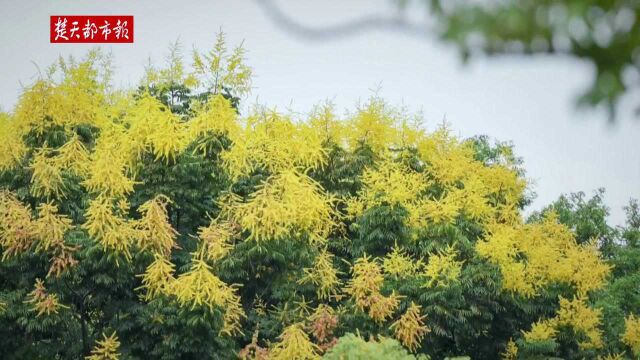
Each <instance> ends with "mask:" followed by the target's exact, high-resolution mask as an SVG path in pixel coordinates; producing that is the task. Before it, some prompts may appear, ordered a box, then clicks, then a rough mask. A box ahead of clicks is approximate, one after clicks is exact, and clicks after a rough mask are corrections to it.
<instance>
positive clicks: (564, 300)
mask: <svg viewBox="0 0 640 360" xmlns="http://www.w3.org/2000/svg"><path fill="white" fill-rule="evenodd" d="M192 68H193V70H192V71H191V70H189V69H187V67H186V66H185V65H184V64H183V60H182V57H181V56H180V52H179V47H178V46H173V47H172V48H171V51H170V55H169V57H168V59H167V63H166V66H165V67H162V68H153V67H149V68H148V70H147V73H146V75H145V77H144V79H143V80H142V81H141V83H140V86H139V87H138V88H136V89H128V90H126V91H122V90H116V89H114V88H112V86H111V85H110V82H109V78H110V69H111V68H110V66H109V64H108V57H105V56H104V55H102V54H101V53H100V52H98V51H93V52H90V53H89V54H88V55H87V57H86V58H85V59H83V60H82V61H76V60H73V59H69V60H63V59H61V60H60V61H59V62H58V63H57V64H55V65H54V66H52V67H51V69H50V71H49V72H48V73H47V74H46V75H44V76H43V77H42V78H40V79H38V80H37V81H36V82H35V83H34V84H32V85H31V86H29V87H28V88H27V89H25V91H24V93H23V94H22V96H21V98H20V100H19V102H18V104H17V106H16V107H15V109H13V110H12V111H11V112H10V113H3V114H1V115H0V247H1V250H0V251H1V253H2V262H1V263H0V324H1V326H0V348H1V349H3V353H4V354H5V356H6V358H8V359H23V358H29V359H76V358H80V357H82V356H86V357H87V359H96V360H97V359H143V358H144V359H201V358H237V357H241V358H245V359H254V358H255V359H315V358H319V357H321V356H325V357H326V358H328V359H333V358H336V359H338V358H340V359H341V358H345V357H346V358H350V359H360V358H371V356H372V355H371V354H372V353H374V354H376V355H379V356H382V357H380V358H397V359H410V358H414V357H420V358H429V357H431V358H434V359H440V358H444V357H447V356H462V355H468V356H471V357H472V358H473V359H495V358H497V357H499V356H503V357H504V358H506V359H516V358H526V359H529V358H548V357H553V356H555V357H562V358H566V359H582V358H596V357H602V358H624V357H625V356H626V357H630V356H634V355H639V354H640V319H639V318H638V313H640V291H639V290H638V285H637V284H638V280H640V279H638V277H639V276H640V275H638V274H640V273H639V272H638V268H639V267H640V253H639V251H640V249H639V248H638V246H640V242H639V240H640V211H639V208H638V204H637V202H631V203H630V205H629V208H628V209H627V210H628V214H629V222H628V226H627V227H625V228H620V229H613V228H611V227H609V226H608V225H607V224H606V221H605V219H606V215H607V210H606V207H604V205H603V204H602V201H601V196H602V193H597V194H596V196H595V197H594V198H593V199H591V200H585V199H584V194H582V195H581V194H576V195H573V196H571V197H563V198H561V199H560V200H559V201H558V202H557V203H554V204H552V205H550V206H549V207H548V208H546V209H544V210H543V211H541V212H540V213H536V214H534V215H533V216H531V217H530V218H529V219H525V218H524V217H523V214H522V210H523V208H524V207H525V206H526V205H527V204H528V202H529V201H530V199H531V196H532V195H531V193H530V192H529V190H527V189H528V188H527V181H526V179H525V177H524V172H523V170H522V168H521V166H522V164H521V162H520V160H519V159H518V158H517V157H515V156H514V154H513V152H512V148H511V146H510V145H509V144H504V143H492V142H490V141H489V140H488V139H487V138H486V137H482V136H481V137H476V138H472V139H460V138H458V137H456V136H454V135H452V134H451V132H450V131H449V130H448V129H447V128H446V127H445V126H442V127H439V128H437V129H435V130H434V131H432V132H427V131H425V130H423V128H422V127H421V125H420V118H419V117H417V116H414V115H412V114H409V113H407V112H406V111H404V110H403V109H400V108H396V107H393V106H391V105H389V104H387V103H385V102H384V101H383V100H382V99H380V98H378V97H375V96H374V97H372V98H371V99H369V100H368V101H367V102H365V103H363V104H361V105H359V106H358V107H357V108H356V109H355V110H353V111H352V112H350V113H347V114H346V115H345V116H343V117H341V116H338V115H337V113H336V111H335V109H334V108H333V107H332V106H331V105H330V104H323V105H320V106H318V107H317V108H316V109H314V110H313V111H312V112H311V113H310V114H309V115H308V116H300V115H297V114H288V113H282V112H278V111H276V110H272V109H268V108H264V107H255V108H253V109H251V110H248V111H247V113H246V114H242V115H241V114H240V113H239V102H240V100H241V99H242V97H243V95H245V94H246V93H247V92H248V91H249V89H250V85H251V83H250V81H251V69H250V68H249V67H247V66H246V65H245V63H244V53H243V50H242V49H241V48H236V49H234V50H230V51H229V50H227V49H226V46H225V43H224V37H222V36H219V37H218V40H217V42H216V44H215V46H214V48H213V49H212V50H211V51H209V52H207V53H204V54H200V53H198V52H196V53H195V54H194V56H193V67H192Z"/></svg>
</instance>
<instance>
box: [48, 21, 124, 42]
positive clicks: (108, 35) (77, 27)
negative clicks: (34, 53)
mask: <svg viewBox="0 0 640 360" xmlns="http://www.w3.org/2000/svg"><path fill="white" fill-rule="evenodd" d="M49 27H50V34H49V35H50V37H49V41H50V42H51V43H132V42H133V16H131V15H110V16H101V15H52V16H51V18H50V23H49Z"/></svg>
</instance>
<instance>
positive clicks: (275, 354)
mask: <svg viewBox="0 0 640 360" xmlns="http://www.w3.org/2000/svg"><path fill="white" fill-rule="evenodd" d="M278 339H279V341H278V342H277V343H275V344H274V345H273V346H272V347H271V348H270V349H269V359H271V360H315V359H320V355H319V354H318V353H319V350H320V349H319V348H318V346H317V345H315V344H314V343H312V342H311V340H309V335H307V333H305V332H304V329H303V325H302V324H299V323H297V324H293V325H289V326H288V327H286V328H285V329H284V331H283V332H282V334H281V335H280V336H279V337H278Z"/></svg>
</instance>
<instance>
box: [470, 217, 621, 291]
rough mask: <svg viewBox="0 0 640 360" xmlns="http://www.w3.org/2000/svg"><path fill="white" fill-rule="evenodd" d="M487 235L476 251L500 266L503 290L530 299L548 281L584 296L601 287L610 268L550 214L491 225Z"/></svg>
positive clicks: (594, 247)
mask: <svg viewBox="0 0 640 360" xmlns="http://www.w3.org/2000/svg"><path fill="white" fill-rule="evenodd" d="M488 233H489V235H488V236H487V238H486V239H485V240H482V241H479V242H478V243H477V245H476V250H477V251H478V254H480V255H481V256H483V257H485V258H487V259H488V260H489V261H491V262H493V263H495V264H497V265H498V266H499V267H500V270H501V273H502V277H503V287H504V288H505V289H507V290H510V291H512V292H514V293H517V294H521V295H524V296H528V297H532V296H535V295H536V294H537V293H538V291H539V290H540V289H541V288H543V287H544V286H546V285H548V284H549V283H551V282H564V283H569V284H572V285H574V286H575V288H576V290H577V291H578V294H579V295H586V294H587V293H588V292H590V291H592V290H596V289H599V288H600V287H602V285H603V284H604V282H605V280H606V278H607V276H608V275H609V272H610V266H609V265H608V264H606V263H605V262H604V261H603V260H602V259H601V258H600V254H599V252H598V250H597V248H596V244H595V243H591V244H585V245H578V244H577V243H576V241H575V237H574V235H573V233H572V232H571V231H570V230H569V229H568V228H567V227H566V226H564V225H562V224H560V223H558V220H557V218H556V215H555V214H553V213H549V214H548V215H547V216H546V217H545V219H544V220H543V221H542V222H540V223H532V224H525V225H515V226H514V225H507V224H495V225H493V226H491V227H490V228H489V230H488ZM551 264H553V265H551Z"/></svg>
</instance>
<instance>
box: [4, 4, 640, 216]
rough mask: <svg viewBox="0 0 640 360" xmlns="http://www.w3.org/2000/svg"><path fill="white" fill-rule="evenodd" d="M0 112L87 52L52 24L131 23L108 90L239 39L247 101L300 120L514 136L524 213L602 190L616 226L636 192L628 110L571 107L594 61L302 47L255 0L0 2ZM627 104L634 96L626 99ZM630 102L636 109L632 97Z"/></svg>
mask: <svg viewBox="0 0 640 360" xmlns="http://www.w3.org/2000/svg"><path fill="white" fill-rule="evenodd" d="M0 2H2V3H4V4H2V9H3V10H2V13H1V14H0V53H1V57H0V59H1V60H0V62H1V65H2V66H0V80H1V81H0V106H1V107H2V108H3V109H4V110H5V111H7V110H11V109H12V108H13V106H14V105H15V103H16V101H17V99H18V97H19V95H20V92H21V85H20V83H22V84H29V83H30V82H31V81H33V79H34V76H35V75H36V74H37V68H36V66H35V65H34V63H36V64H38V65H39V66H40V67H41V68H44V67H46V66H47V65H49V64H50V63H51V62H52V61H54V60H55V59H56V57H57V56H58V55H65V56H66V55H69V54H74V55H82V54H83V53H85V52H86V50H87V49H89V48H90V47H91V46H92V45H79V44H50V43H49V16H50V15H101V14H102V15H134V17H135V43H134V44H114V45H108V46H104V48H105V49H106V50H110V51H112V52H113V55H114V57H115V65H116V67H117V69H116V74H115V84H116V85H117V86H129V85H135V84H137V82H138V79H139V78H140V76H141V75H142V73H143V70H144V66H145V64H146V62H147V59H148V58H149V57H151V58H152V59H153V60H154V62H155V63H156V64H161V63H162V61H163V59H164V56H165V55H166V52H167V47H168V44H169V43H171V42H173V41H175V40H176V39H178V38H179V39H180V41H181V43H182V44H183V47H184V49H185V53H186V55H189V53H190V49H191V47H192V46H194V47H196V48H199V49H208V48H210V47H211V45H212V43H213V41H214V38H215V34H216V32H217V31H218V29H220V28H222V29H223V30H224V32H225V33H226V34H227V39H228V42H229V44H238V43H240V42H241V41H242V40H244V44H245V48H246V49H247V50H248V54H247V56H248V64H249V65H251V66H252V67H253V69H254V72H255V74H256V76H255V78H254V81H253V84H254V87H255V88H254V90H253V93H252V94H251V95H250V96H249V97H248V99H246V100H245V103H246V104H250V103H255V102H256V101H259V102H260V103H261V104H266V105H269V106H275V107H277V108H278V109H281V110H287V109H292V110H294V111H297V112H307V111H309V110H310V109H311V107H312V106H313V105H314V104H317V103H318V102H321V101H323V100H325V99H331V100H333V102H334V103H335V104H336V105H337V107H338V108H339V109H340V110H341V111H342V110H350V109H352V108H353V106H354V104H355V103H356V102H357V101H358V100H365V99H366V98H367V97H369V95H371V90H370V89H372V88H377V87H378V86H379V85H381V87H382V90H381V92H380V94H381V95H382V96H383V97H384V98H385V99H387V100H388V101H389V102H391V103H392V104H396V105H402V104H404V105H405V106H407V107H408V108H409V109H412V110H416V111H417V110H422V111H423V113H424V116H425V120H426V127H427V128H428V129H433V128H435V127H436V126H437V125H438V124H439V123H441V122H442V120H443V118H446V119H447V121H448V122H449V123H450V124H451V126H452V128H453V130H454V131H455V132H456V133H457V134H459V135H461V136H465V137H466V136H473V135H477V134H486V135H489V136H491V137H493V138H496V139H499V140H510V141H513V142H514V144H515V150H516V153H517V154H518V155H520V156H522V157H523V158H524V160H525V167H526V170H527V174H528V176H529V177H530V178H531V179H532V180H533V182H534V184H533V190H534V191H535V192H536V193H537V194H538V197H537V199H536V200H535V202H534V203H533V205H532V206H531V208H530V209H528V211H531V210H535V209H539V208H540V207H542V206H544V205H545V204H548V203H549V202H551V201H553V200H555V199H556V198H557V197H558V196H559V195H560V194H562V193H569V192H576V191H584V192H586V193H587V194H591V193H592V192H593V191H594V190H595V189H597V188H599V187H604V188H606V190H607V192H606V197H605V200H606V203H607V204H608V205H609V207H610V208H611V213H612V215H611V222H612V223H613V224H622V223H623V221H624V216H623V211H622V206H624V205H625V204H626V203H627V201H628V199H629V198H630V197H636V198H638V197H640V186H639V184H640V146H639V145H638V138H639V135H640V121H636V119H635V118H634V117H633V116H632V111H631V106H630V104H624V105H623V108H622V114H621V116H620V117H619V119H618V122H617V124H616V125H615V126H614V127H610V126H607V123H606V115H605V114H604V112H601V111H594V110H576V109H575V107H574V106H573V104H574V100H575V98H576V96H577V95H578V93H579V92H580V91H581V90H583V89H584V88H585V86H586V85H587V84H588V83H589V82H590V81H591V79H592V73H591V68H590V66H589V65H588V64H585V63H582V62H579V61H577V60H572V59H568V58H556V57H554V58H550V57H536V58H526V59H525V58H513V57H510V58H500V59H496V58H494V59H486V60H485V59H476V60H474V61H472V62H471V63H470V64H468V65H463V64H461V62H460V60H459V58H458V56H457V54H456V52H455V50H454V49H453V48H452V47H450V46H446V45H443V44H441V43H439V42H437V41H436V40H435V39H434V38H433V37H430V36H426V37H417V36H412V35H410V34H406V33H402V32H397V31H391V30H388V29H387V30H384V29H381V30H371V31H364V32H360V33H357V34H352V35H350V36H344V37H340V38H336V39H325V40H322V41H319V40H310V39H305V38H302V37H299V36H296V35H295V34H293V33H292V32H291V31H287V30H285V29H283V28H282V27H281V26H278V25H277V24H276V23H275V22H274V21H273V19H272V18H271V17H270V16H268V13H266V12H265V11H264V9H263V8H262V7H261V6H258V4H257V3H256V2H254V1H242V0H241V1H238V0H235V1H231V0H229V1H195V0H192V1H184V0H181V1H175V0H171V1H168V0H109V1H105V0H19V1H17V0H11V1H8V0H0ZM391 3H392V2H391V1H390V0H382V1H371V0H366V1H359V0H358V1H353V0H350V1H344V0H337V1H328V0H325V1H280V2H278V4H279V5H280V8H281V9H282V11H284V12H285V13H286V14H288V15H290V16H291V17H293V18H294V19H296V20H297V21H299V22H302V23H304V24H307V25H308V26H311V27H314V26H320V27H324V26H329V25H332V24H340V23H343V22H345V21H346V22H348V21H349V20H353V19H357V18H360V17H361V16H363V15H367V14H372V15H381V16H384V15H386V14H385V13H388V12H389V11H390V10H392V9H393V7H392V6H390V4H391ZM627 100H629V99H627ZM627 102H628V103H630V101H627Z"/></svg>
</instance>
